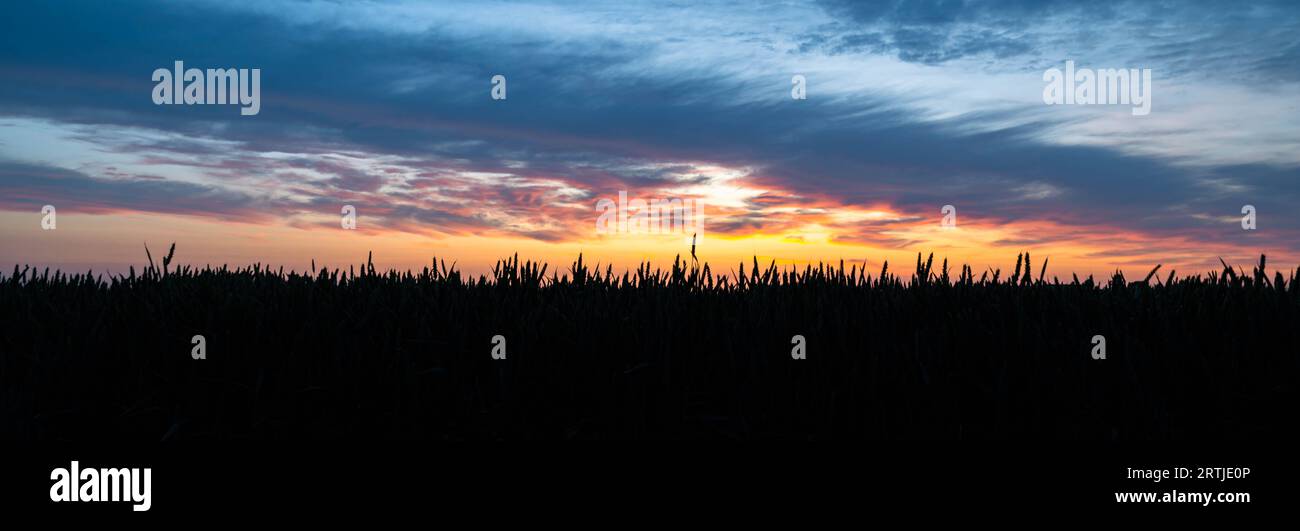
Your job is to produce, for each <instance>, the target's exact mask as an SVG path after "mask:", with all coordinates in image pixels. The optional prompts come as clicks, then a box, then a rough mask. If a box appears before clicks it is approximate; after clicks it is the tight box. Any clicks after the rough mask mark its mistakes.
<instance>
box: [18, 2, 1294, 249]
mask: <svg viewBox="0 0 1300 531" xmlns="http://www.w3.org/2000/svg"><path fill="white" fill-rule="evenodd" d="M8 11H9V15H8V16H6V17H5V19H4V20H3V21H0V47H3V49H4V50H5V52H4V53H3V54H0V75H2V76H3V77H4V79H5V81H6V82H5V83H3V84H0V191H2V192H4V193H3V194H2V195H0V210H4V211H7V212H11V213H15V214H21V213H38V212H39V211H40V207H41V205H44V204H54V205H56V206H60V208H61V211H60V212H61V213H62V212H72V213H84V214H86V215H88V216H103V217H112V216H118V215H121V214H123V213H144V214H148V215H156V216H163V217H167V216H179V217H184V218H186V219H192V220H199V221H203V222H205V223H209V226H208V227H207V228H206V229H203V231H201V232H204V233H205V234H209V235H211V234H216V235H220V234H221V231H222V230H226V229H223V227H226V228H227V229H228V230H231V231H235V232H238V231H246V230H248V229H247V226H249V225H252V226H272V225H273V226H288V227H294V228H295V229H296V230H304V231H310V230H314V229H315V228H317V227H322V229H320V230H325V229H323V227H327V226H330V225H332V224H337V222H336V221H333V220H334V218H337V212H338V205H339V204H342V203H358V204H360V205H365V207H359V208H362V210H363V211H365V212H368V213H371V215H370V216H369V217H368V218H367V224H368V225H367V226H368V227H370V228H371V229H372V230H373V231H375V233H402V234H410V235H416V236H418V237H420V238H423V239H425V240H427V241H429V242H434V243H432V244H431V245H433V246H434V247H437V246H438V245H437V242H440V241H448V239H449V238H453V239H454V238H478V239H479V241H480V243H479V244H478V245H481V246H483V247H485V248H489V249H492V250H496V251H499V252H500V254H508V253H509V252H511V251H513V249H510V248H507V246H508V245H509V242H510V241H514V240H515V239H522V240H527V241H533V242H543V243H548V244H557V245H559V244H564V243H571V244H576V243H581V244H583V245H586V246H587V247H591V246H595V245H598V244H599V242H598V241H597V239H596V238H594V237H593V236H592V235H591V234H590V232H591V231H590V226H591V221H592V219H593V218H594V213H593V211H592V208H591V206H592V205H594V204H595V202H596V200H597V198H598V197H608V196H612V195H616V194H617V192H618V191H619V190H630V191H633V193H637V192H638V191H639V192H640V193H642V194H643V195H646V196H655V195H674V194H676V195H687V196H697V197H703V198H707V199H708V200H709V201H710V203H711V204H714V205H716V208H715V209H714V214H713V217H711V218H710V221H709V231H710V234H712V235H714V236H716V237H721V238H723V239H733V240H738V239H744V238H747V237H756V236H761V237H765V238H769V239H776V240H780V241H784V242H798V241H809V242H812V241H815V242H820V244H819V245H815V246H814V247H812V248H810V253H801V252H799V251H798V250H797V249H796V248H786V247H779V248H778V247H774V246H769V245H767V244H764V243H762V241H760V240H761V239H755V240H752V242H751V243H750V244H748V245H749V247H748V248H750V249H753V250H754V252H757V253H760V254H764V255H771V256H774V257H776V258H778V259H788V260H791V261H796V260H797V259H801V258H807V257H808V255H809V254H811V255H812V256H813V257H821V255H826V256H825V258H826V259H834V258H836V257H835V256H831V255H830V253H834V252H836V250H837V249H843V250H847V251H852V252H850V253H848V254H853V255H855V256H857V255H858V254H856V253H858V252H859V251H878V252H882V253H894V252H903V251H906V252H909V253H915V252H918V251H925V250H926V249H931V250H934V249H936V248H937V249H939V250H941V251H942V250H948V251H949V252H950V253H951V254H952V255H954V258H955V259H957V260H961V259H962V258H963V257H962V256H961V255H963V254H968V255H972V256H983V255H986V254H989V253H993V252H1003V251H1004V250H1005V249H1013V248H1025V249H1029V248H1034V249H1042V252H1043V253H1044V254H1053V253H1060V254H1062V255H1063V256H1070V257H1072V258H1071V260H1073V262H1072V263H1074V264H1076V265H1077V267H1079V268H1082V269H1090V270H1091V269H1095V270H1105V269H1108V268H1113V267H1123V266H1126V265H1134V264H1137V263H1153V260H1154V261H1160V260H1164V261H1167V262H1170V263H1178V264H1185V265H1186V266H1187V267H1193V268H1196V267H1202V266H1207V265H1210V264H1217V256H1222V255H1227V256H1233V257H1236V258H1238V259H1246V257H1248V256H1250V255H1252V254H1255V255H1257V254H1258V253H1260V252H1268V253H1270V254H1271V255H1276V256H1280V257H1283V258H1284V259H1290V260H1292V264H1291V265H1292V266H1294V265H1296V264H1295V260H1296V258H1297V257H1300V220H1297V218H1296V216H1295V215H1294V214H1293V213H1294V212H1295V211H1296V209H1295V205H1296V204H1297V202H1298V201H1300V181H1297V179H1298V178H1300V149H1297V147H1300V120H1297V117H1298V114H1297V103H1298V102H1300V90H1297V89H1298V88H1300V62H1298V58H1300V37H1297V36H1298V35H1300V31H1298V30H1300V5H1297V4H1295V3H1293V2H1233V3H1227V4H1225V3H1211V2H1205V3H1198V2H1169V3H1163V2H1086V3H1079V2H978V3H974V2H906V3H896V2H878V3H859V2H813V3H770V4H756V3H752V2H739V3H711V2H653V3H643V2H609V3H599V2H597V3H583V4H569V3H551V2H526V3H491V2H466V3H459V2H436V3H429V2H347V3H340V2H280V1H271V0H260V1H256V2H238V1H235V2H24V3H22V4H21V5H14V6H9V10H8ZM175 60H183V61H185V63H186V66H187V67H195V68H226V67H234V68H260V69H261V71H262V105H261V112H260V113H259V114H258V115H257V116H251V117H244V116H240V115H239V113H238V111H237V110H236V109H235V108H232V107H227V106H193V107H190V106H184V107H173V106H156V105H154V104H153V102H152V101H151V100H150V91H151V90H152V88H153V85H154V83H153V82H152V81H151V80H150V73H151V72H153V70H154V69H156V68H169V67H170V66H171V65H172V62H173V61H175ZM1067 60H1072V61H1074V62H1075V63H1076V64H1078V65H1079V66H1080V67H1094V68H1139V69H1144V68H1149V69H1151V71H1152V72H1153V78H1154V80H1155V81H1154V85H1153V105H1152V112H1151V114H1150V115H1147V116H1140V117H1138V116H1132V115H1131V114H1130V112H1129V108H1128V107H1126V106H1049V105H1045V104H1043V102H1042V99H1041V95H1042V90H1043V80H1042V76H1043V72H1044V70H1046V69H1049V68H1062V67H1063V65H1064V63H1065V61H1067ZM495 74H502V75H505V76H506V78H507V80H508V98H507V99H506V100H504V101H494V100H492V99H491V98H490V97H489V90H490V88H491V87H490V84H489V79H490V78H491V77H492V76H493V75H495ZM796 74H797V75H803V76H805V78H806V79H807V82H808V85H807V94H808V96H807V99H806V100H799V101H795V100H792V99H791V98H790V88H791V76H793V75H796ZM946 204H952V205H956V206H957V207H958V209H959V211H960V213H961V218H960V219H961V220H962V221H963V222H964V223H965V224H966V225H964V226H965V227H968V228H969V230H970V231H972V232H970V233H969V234H968V237H967V238H966V239H967V240H969V241H971V242H976V243H974V244H971V245H969V246H962V245H960V244H956V243H954V242H953V241H952V240H951V239H944V238H942V237H939V236H935V235H934V233H933V232H931V231H928V230H924V229H923V227H925V226H929V225H933V224H934V223H937V218H938V216H939V214H938V212H939V208H940V206H942V205H946ZM1246 204H1250V205H1254V206H1255V207H1256V208H1257V212H1258V215H1259V229H1258V230H1255V231H1243V230H1242V229H1241V227H1240V218H1241V214H1240V210H1241V208H1242V205H1246ZM33 215H34V214H33ZM30 217H31V216H28V218H30ZM3 219H4V220H5V221H6V224H8V225H12V224H13V223H21V222H22V221H20V220H24V219H27V218H23V217H19V216H17V215H14V216H7V217H4V218H3ZM4 230H5V231H6V232H4V233H2V234H0V238H5V239H6V240H7V241H8V243H6V245H5V250H4V252H3V256H0V258H3V259H4V261H5V262H22V261H25V259H27V257H25V256H23V252H21V251H19V250H18V247H19V245H18V243H20V242H21V243H22V244H23V246H28V245H29V244H30V243H31V242H32V241H33V240H32V239H33V238H36V237H37V236H33V235H32V233H31V232H30V227H26V228H13V227H6V228H5V229H4ZM68 237H71V236H68ZM123 238H124V241H125V240H130V241H132V242H136V241H137V240H138V238H134V239H132V238H127V237H126V236H123ZM455 241H458V242H459V241H462V240H455ZM764 241H765V240H764ZM773 245H775V244H773ZM837 246H841V247H837ZM568 249H569V248H568V247H564V248H563V249H560V250H557V251H556V252H557V253H559V252H560V251H561V250H568ZM61 253H62V254H67V255H73V254H76V251H75V250H69V248H66V247H63V248H60V249H59V250H57V251H56V250H47V252H46V253H45V254H44V255H41V256H42V258H41V259H43V260H46V261H50V262H56V263H57V262H69V263H71V262H76V263H94V262H95V260H94V259H93V258H89V257H69V258H66V259H63V258H62V255H61ZM74 258H75V259H74Z"/></svg>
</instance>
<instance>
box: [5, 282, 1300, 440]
mask: <svg viewBox="0 0 1300 531" xmlns="http://www.w3.org/2000/svg"><path fill="white" fill-rule="evenodd" d="M1033 265H1038V264H1033ZM164 267H166V266H164ZM737 272H738V273H739V278H740V280H739V281H736V280H735V278H734V277H733V278H732V279H731V281H726V280H720V279H719V278H718V277H717V275H716V272H712V271H710V270H709V269H707V268H696V267H693V266H690V265H686V264H681V265H675V266H674V267H673V269H672V270H669V271H651V270H649V269H648V268H643V269H642V270H639V271H633V272H630V273H628V274H615V273H614V272H613V271H612V270H609V269H605V270H591V269H588V268H587V266H585V265H583V264H582V263H581V259H580V260H579V262H578V263H576V264H574V265H572V266H571V267H570V268H569V269H568V270H565V271H562V272H559V273H558V274H557V273H556V272H554V271H547V269H546V268H544V267H540V266H537V265H534V264H530V263H523V264H520V263H519V262H518V261H517V260H507V261H505V262H502V263H501V264H500V265H499V266H498V269H497V271H496V273H495V275H494V278H483V277H479V278H465V277H464V276H462V275H461V274H459V273H457V272H455V271H454V270H447V269H446V268H445V264H442V265H440V266H438V267H436V268H427V269H426V270H424V271H421V272H417V273H406V274H398V273H391V272H390V273H380V272H376V271H375V270H374V269H373V267H367V266H363V267H362V268H361V270H360V271H358V272H356V273H351V272H348V271H337V270H330V271H317V272H315V273H305V274H295V273H284V272H282V271H271V270H267V269H265V268H261V267H255V268H252V269H240V270H227V269H225V268H222V269H219V270H210V269H209V270H201V271H195V270H192V269H189V268H182V269H180V270H167V271H164V269H163V268H158V269H155V268H152V267H151V268H150V269H147V270H145V271H144V272H143V273H142V274H139V275H137V274H135V273H132V274H131V275H129V276H127V277H121V278H114V279H98V278H92V277H89V276H87V275H74V276H67V275H60V274H56V273H44V272H43V273H41V274H39V275H38V274H37V273H36V272H34V271H30V270H23V269H19V268H15V270H14V273H13V274H12V275H0V323H3V328H4V331H3V334H0V387H2V389H3V395H0V412H2V413H3V415H2V417H3V423H2V424H0V438H3V439H6V440H11V441H13V440H30V441H87V440H101V441H104V440H116V441H133V440H139V441H160V440H167V441H171V440H230V439H252V440H265V439H280V440H301V439H313V440H314V439H366V440H376V439H379V440H383V439H567V438H593V439H599V438H796V439H807V438H814V439H837V438H867V439H886V440H899V439H938V440H1018V441H1025V440H1070V441H1133V440H1176V441H1191V440H1196V441H1205V440H1237V441H1279V440H1288V439H1293V438H1294V435H1295V434H1296V428H1295V427H1294V421H1293V419H1294V407H1295V404H1297V403H1300V401H1298V400H1297V398H1300V397H1298V396H1297V385H1296V383H1297V380H1298V378H1297V377H1298V376H1300V332H1297V329H1298V328H1300V326H1298V325H1300V285H1297V278H1296V273H1295V272H1288V273H1287V274H1286V275H1283V274H1282V273H1279V272H1275V273H1272V275H1271V276H1270V274H1269V273H1268V272H1265V271H1264V270H1263V267H1262V264H1261V266H1257V267H1256V268H1255V271H1253V272H1247V271H1244V270H1240V269H1238V270H1232V269H1227V268H1225V270H1224V271H1222V272H1215V273H1211V274H1209V275H1205V276H1193V277H1183V278H1176V277H1174V276H1172V275H1170V276H1168V277H1165V276H1163V275H1150V276H1149V277H1148V279H1147V280H1145V281H1140V282H1133V281H1126V280H1125V279H1123V278H1122V277H1118V276H1117V277H1116V278H1114V279H1109V280H1107V281H1104V282H1100V283H1095V282H1093V281H1092V280H1091V279H1088V280H1084V281H1082V282H1080V281H1078V280H1077V279H1070V281H1069V282H1068V283H1067V282H1059V281H1056V280H1055V279H1050V278H1048V279H1044V278H1042V277H1041V273H1040V272H1038V271H1033V270H1031V268H1030V267H1023V268H1022V267H1020V266H1019V265H1018V266H1017V268H1016V270H1015V271H1006V272H999V273H997V274H993V273H991V272H990V273H983V274H980V275H972V274H971V273H970V272H968V271H966V270H964V269H963V270H962V271H953V272H951V273H949V272H947V271H945V270H944V267H943V266H942V265H939V264H933V265H930V264H918V265H917V270H916V272H915V273H913V274H911V275H909V276H908V277H907V278H899V277H896V276H894V275H893V274H892V273H888V272H876V271H873V272H872V273H871V274H869V275H868V274H865V273H864V272H862V271H860V270H857V269H855V268H852V267H851V268H848V269H844V268H843V266H842V265H840V266H836V267H824V268H815V269H805V270H801V271H798V272H780V271H777V270H775V269H772V268H766V269H764V268H759V267H757V264H755V265H754V266H751V267H743V266H742V267H741V268H740V269H739V271H737ZM726 273H727V274H728V275H731V269H730V268H728V271H727V272H726ZM882 273H883V274H884V276H883V277H882ZM195 335H203V336H204V338H205V340H206V352H205V355H206V359H200V360H196V359H192V355H191V351H192V349H193V345H192V344H191V339H192V337H193V336H195ZM497 335H500V336H502V337H503V338H504V339H505V345H506V346H505V359H493V348H494V344H493V340H492V338H493V336H497ZM795 335H801V336H803V337H804V338H805V339H806V347H805V348H806V359H799V360H796V359H792V356H791V349H792V348H793V345H792V344H791V338H792V336H795ZM1096 335H1102V336H1104V337H1105V341H1106V359H1100V360H1099V359H1094V358H1093V355H1092V351H1093V343H1092V338H1093V337H1094V336H1096Z"/></svg>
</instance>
